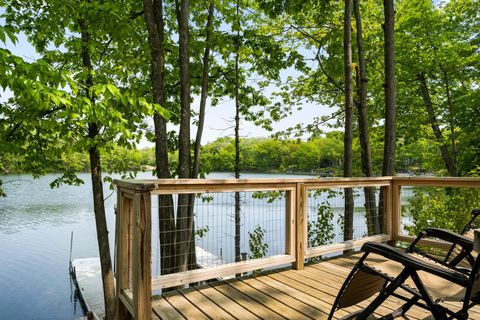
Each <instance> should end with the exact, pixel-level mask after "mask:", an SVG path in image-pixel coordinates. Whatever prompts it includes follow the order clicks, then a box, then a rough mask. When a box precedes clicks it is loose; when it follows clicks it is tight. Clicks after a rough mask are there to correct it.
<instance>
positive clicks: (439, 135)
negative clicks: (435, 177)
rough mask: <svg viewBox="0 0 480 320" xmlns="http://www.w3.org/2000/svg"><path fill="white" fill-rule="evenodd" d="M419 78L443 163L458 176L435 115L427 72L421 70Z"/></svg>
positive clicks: (450, 173)
mask: <svg viewBox="0 0 480 320" xmlns="http://www.w3.org/2000/svg"><path fill="white" fill-rule="evenodd" d="M417 80H418V83H419V90H420V93H421V95H422V99H423V103H424V104H425V108H426V109H427V114H428V121H429V122H430V125H431V127H432V130H433V134H434V136H435V140H437V143H438V145H439V147H440V152H441V154H442V159H443V163H444V164H445V168H446V169H447V171H448V174H449V175H450V176H452V177H458V169H457V165H456V164H455V161H454V160H453V157H452V154H451V153H450V151H449V150H448V148H447V146H446V145H445V141H444V140H443V134H442V130H441V129H440V126H439V125H438V121H437V117H436V116H435V109H434V107H433V103H432V99H431V98H430V92H429V90H428V86H427V80H426V78H425V74H424V73H423V72H420V73H418V74H417Z"/></svg>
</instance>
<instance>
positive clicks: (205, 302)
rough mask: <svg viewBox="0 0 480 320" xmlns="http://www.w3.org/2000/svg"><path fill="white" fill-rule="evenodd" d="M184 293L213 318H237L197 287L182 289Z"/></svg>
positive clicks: (229, 319) (226, 319)
mask: <svg viewBox="0 0 480 320" xmlns="http://www.w3.org/2000/svg"><path fill="white" fill-rule="evenodd" d="M180 292H181V293H182V295H183V296H184V297H185V298H186V299H188V300H189V301H190V302H191V303H192V304H194V305H196V306H197V307H198V308H200V310H201V311H202V312H203V313H205V314H206V315H208V316H209V317H210V318H212V319H225V320H231V319H235V318H234V317H233V316H232V315H231V314H229V313H228V312H226V311H225V310H223V309H222V308H220V307H219V306H218V305H216V304H215V303H213V302H212V301H211V300H209V299H208V298H207V297H205V296H204V295H203V294H201V293H200V292H199V291H197V290H196V289H195V288H188V289H184V290H181V291H180Z"/></svg>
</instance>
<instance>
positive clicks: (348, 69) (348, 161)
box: [343, 0, 354, 240]
mask: <svg viewBox="0 0 480 320" xmlns="http://www.w3.org/2000/svg"><path fill="white" fill-rule="evenodd" d="M351 19H352V0H345V16H344V25H343V27H344V30H343V50H344V67H345V133H344V139H343V176H344V177H351V176H352V158H353V151H352V137H353V83H352V25H351ZM353 207H354V203H353V190H352V188H346V189H345V215H344V228H345V230H344V234H343V239H344V240H351V239H353Z"/></svg>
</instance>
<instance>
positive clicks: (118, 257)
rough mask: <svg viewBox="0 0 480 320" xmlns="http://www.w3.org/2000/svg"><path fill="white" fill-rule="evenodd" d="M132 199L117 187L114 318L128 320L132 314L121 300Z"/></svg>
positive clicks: (127, 263) (126, 278) (127, 275)
mask: <svg viewBox="0 0 480 320" xmlns="http://www.w3.org/2000/svg"><path fill="white" fill-rule="evenodd" d="M132 209H133V208H132V201H131V199H129V198H128V197H126V193H125V191H124V190H123V188H121V187H118V189H117V207H116V217H115V261H114V270H115V278H116V283H115V299H116V301H115V319H117V320H130V319H133V317H132V315H131V314H130V312H129V311H128V309H127V308H126V307H125V305H124V304H123V302H122V301H121V298H120V296H121V295H122V292H123V290H126V289H129V286H130V281H131V279H130V267H131V261H130V257H131V254H130V249H131V241H132V239H131V236H130V235H131V221H132V214H133V210H132Z"/></svg>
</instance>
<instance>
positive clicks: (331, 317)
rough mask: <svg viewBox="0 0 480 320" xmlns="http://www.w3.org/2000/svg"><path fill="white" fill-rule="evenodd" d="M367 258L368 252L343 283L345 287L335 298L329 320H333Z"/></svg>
mask: <svg viewBox="0 0 480 320" xmlns="http://www.w3.org/2000/svg"><path fill="white" fill-rule="evenodd" d="M367 256H368V252H367V253H364V254H363V256H362V257H361V258H360V260H358V262H357V263H356V264H355V266H354V267H353V269H352V271H350V274H349V275H348V276H347V278H346V279H345V281H344V282H343V285H342V287H341V288H340V291H339V292H338V294H337V298H335V302H334V303H333V306H332V310H331V311H330V315H329V316H328V320H331V319H333V314H334V313H335V311H336V310H337V306H338V304H339V303H340V300H341V299H342V296H343V293H344V291H345V290H346V289H347V287H348V285H349V284H350V281H351V280H352V278H353V276H354V275H355V274H356V273H357V271H358V270H359V268H360V266H361V265H362V264H363V261H365V259H366V258H367Z"/></svg>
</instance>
